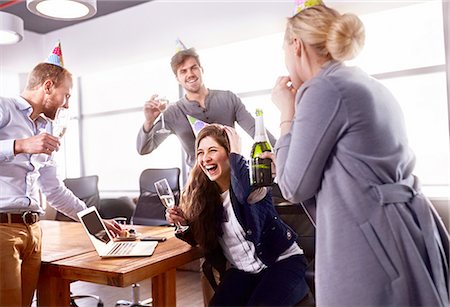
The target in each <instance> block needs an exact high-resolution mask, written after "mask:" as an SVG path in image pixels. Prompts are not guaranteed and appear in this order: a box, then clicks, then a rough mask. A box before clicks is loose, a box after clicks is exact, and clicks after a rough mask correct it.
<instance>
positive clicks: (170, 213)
mask: <svg viewBox="0 0 450 307" xmlns="http://www.w3.org/2000/svg"><path fill="white" fill-rule="evenodd" d="M166 220H167V221H168V222H169V223H171V224H175V225H176V224H177V223H180V224H181V225H183V226H186V225H187V224H188V223H187V221H186V219H185V218H184V213H183V211H182V210H181V209H180V208H179V207H173V208H171V209H167V210H166Z"/></svg>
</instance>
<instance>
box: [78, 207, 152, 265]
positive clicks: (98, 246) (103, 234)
mask: <svg viewBox="0 0 450 307" xmlns="http://www.w3.org/2000/svg"><path fill="white" fill-rule="evenodd" d="M78 217H79V218H80V221H81V224H83V227H84V229H85V230H86V233H87V235H88V237H89V239H90V240H91V242H92V244H93V245H94V247H95V250H96V251H97V253H98V255H99V256H100V257H130V256H151V255H152V254H153V252H154V250H155V247H156V245H157V244H158V242H155V241H145V242H141V241H122V242H116V241H114V240H113V238H112V236H111V234H110V233H109V231H108V229H107V228H106V226H105V224H104V223H103V221H102V219H101V218H100V215H99V214H98V211H97V209H96V208H95V207H94V206H92V207H89V208H87V209H85V210H83V211H80V212H78Z"/></svg>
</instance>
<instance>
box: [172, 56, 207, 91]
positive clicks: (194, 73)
mask: <svg viewBox="0 0 450 307" xmlns="http://www.w3.org/2000/svg"><path fill="white" fill-rule="evenodd" d="M202 74H203V69H202V67H201V66H200V64H199V63H198V62H197V61H196V59H195V58H193V57H189V58H187V59H186V60H185V61H184V62H183V63H182V64H181V65H180V66H179V67H178V68H177V80H178V82H179V83H180V84H181V86H182V87H183V88H184V89H185V90H186V91H187V92H190V93H198V92H199V91H200V90H201V88H202V87H203V76H202Z"/></svg>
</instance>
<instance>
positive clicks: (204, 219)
mask: <svg viewBox="0 0 450 307" xmlns="http://www.w3.org/2000/svg"><path fill="white" fill-rule="evenodd" d="M205 137H212V138H213V139H214V140H215V141H216V142H217V143H218V144H219V145H220V146H222V147H223V148H225V151H226V153H227V155H229V154H230V142H229V140H228V136H227V133H226V131H225V129H224V128H223V127H222V126H220V125H214V124H213V125H208V126H206V127H204V128H203V129H202V130H201V131H200V132H199V134H198V136H197V139H196V140H195V150H196V151H197V150H198V145H199V143H200V141H201V140H202V139H204V138H205ZM220 194H221V193H220V189H219V186H218V185H217V183H216V182H213V181H211V180H209V178H208V176H206V174H205V173H204V172H203V170H202V169H201V168H200V165H199V164H198V162H197V161H196V162H195V165H194V168H193V169H192V171H191V173H190V175H189V179H188V183H187V185H186V188H185V190H184V191H183V194H182V195H181V204H180V206H181V208H182V210H183V211H184V214H185V216H186V218H187V220H188V221H189V225H190V227H191V228H192V231H193V234H194V237H195V240H196V241H197V243H198V244H199V245H200V246H202V247H203V248H205V249H207V250H213V249H214V248H216V247H217V246H218V240H217V238H218V237H219V236H221V235H222V228H221V225H222V221H223V205H222V199H221V197H220Z"/></svg>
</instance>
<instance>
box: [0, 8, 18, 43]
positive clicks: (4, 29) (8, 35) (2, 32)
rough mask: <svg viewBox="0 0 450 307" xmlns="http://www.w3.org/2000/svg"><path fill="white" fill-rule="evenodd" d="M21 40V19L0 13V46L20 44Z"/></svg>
mask: <svg viewBox="0 0 450 307" xmlns="http://www.w3.org/2000/svg"><path fill="white" fill-rule="evenodd" d="M22 38H23V20H22V18H20V17H17V16H16V15H13V14H10V13H6V12H1V11H0V45H10V44H15V43H18V42H20V41H21V40H22Z"/></svg>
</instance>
